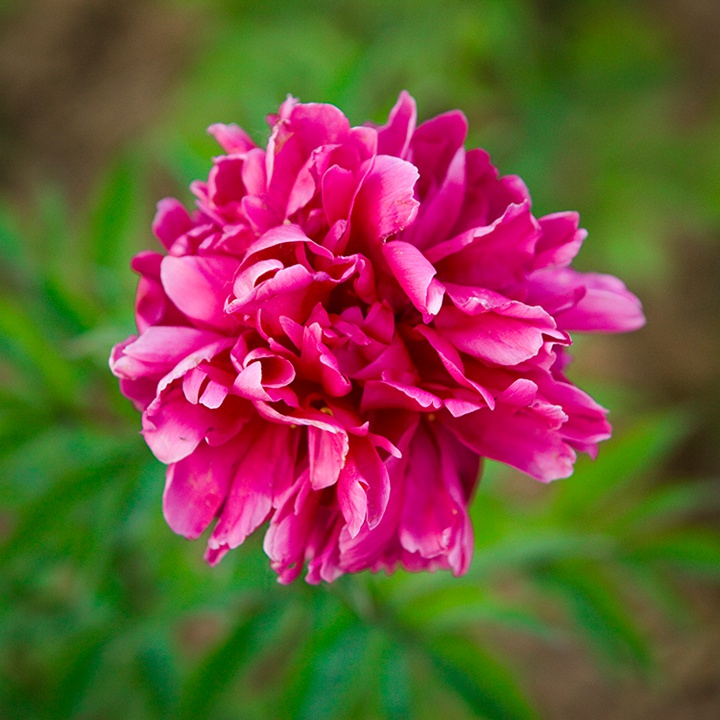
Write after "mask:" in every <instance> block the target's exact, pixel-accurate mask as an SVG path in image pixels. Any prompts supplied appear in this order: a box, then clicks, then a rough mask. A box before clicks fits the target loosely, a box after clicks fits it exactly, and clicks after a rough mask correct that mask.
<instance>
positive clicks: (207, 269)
mask: <svg viewBox="0 0 720 720" xmlns="http://www.w3.org/2000/svg"><path fill="white" fill-rule="evenodd" d="M269 123H270V126H271V128H272V132H271V135H270V139H269V141H268V143H267V147H265V148H262V147H258V146H257V145H256V144H255V143H254V142H253V140H252V139H251V138H250V137H249V136H248V135H247V134H246V133H245V132H244V131H243V130H241V129H240V128H238V127H237V126H235V125H213V126H212V127H211V128H210V133H211V134H212V135H213V136H214V137H215V139H216V140H217V142H218V143H219V145H220V146H221V147H222V149H223V151H224V153H223V154H222V155H220V156H219V157H217V158H215V160H214V162H213V167H212V170H211V171H210V174H209V177H208V179H207V182H196V183H194V184H193V186H192V190H193V193H194V194H195V196H196V198H197V207H196V209H195V210H193V211H192V212H188V211H187V210H186V209H185V208H184V207H183V206H182V205H181V204H180V203H179V202H178V201H177V200H172V199H166V200H162V201H161V202H160V203H159V205H158V213H157V216H156V218H155V221H154V224H153V230H154V232H155V235H156V236H157V238H158V239H159V240H160V242H161V243H162V244H163V245H164V246H165V249H166V253H158V252H143V253H140V254H139V255H137V256H136V257H135V259H134V260H133V268H134V269H135V271H136V272H138V273H139V274H140V284H139V287H138V293H137V303H136V316H137V326H138V335H137V336H131V337H130V338H128V339H127V340H126V341H125V342H123V343H120V344H119V345H117V346H116V347H115V348H114V349H113V353H112V357H111V360H110V364H111V368H112V371H113V372H114V373H115V375H117V376H118V377H119V378H120V386H121V389H122V391H123V393H124V394H125V395H126V396H127V397H128V398H130V399H131V400H132V401H133V402H134V403H135V405H136V406H137V407H138V409H140V410H141V411H142V413H143V416H142V426H143V435H144V437H145V440H146V441H147V443H148V445H149V446H150V448H151V450H152V451H153V453H154V454H155V455H156V457H157V458H158V459H159V460H160V461H161V462H163V463H166V464H167V465H168V470H167V482H166V486H165V493H164V498H163V502H164V512H165V517H166V519H167V522H168V523H169V525H170V526H171V528H172V529H173V530H174V531H175V532H177V533H180V534H182V535H184V536H186V537H188V538H197V537H198V536H199V535H201V534H202V533H203V532H204V531H205V530H206V529H207V528H208V527H209V526H210V525H211V524H212V523H213V522H214V527H213V530H212V532H211V533H210V536H209V539H208V548H207V553H206V558H207V560H208V561H209V562H210V563H213V564H214V563H216V562H218V561H219V560H220V559H221V558H222V557H223V555H225V553H226V552H227V551H228V550H230V549H232V548H235V547H237V546H238V545H240V544H241V543H242V542H243V541H244V540H245V538H246V537H247V536H248V535H250V533H252V532H254V531H255V530H257V529H258V528H259V527H260V526H261V525H262V524H263V523H266V522H268V523H269V525H268V528H267V531H266V534H265V551H266V552H267V554H268V555H269V557H270V561H271V564H272V567H273V568H274V570H275V571H276V572H277V573H278V576H279V579H280V581H281V582H291V581H292V580H294V579H295V578H296V577H297V576H298V575H299V574H300V573H301V572H302V569H303V567H304V566H305V564H306V563H307V580H308V581H309V582H313V583H316V582H319V581H320V580H326V581H331V580H333V579H334V578H336V577H338V576H339V575H340V574H342V573H345V572H355V571H359V570H363V569H366V568H370V569H372V570H379V569H385V570H392V569H394V568H395V567H397V566H399V565H400V566H403V567H405V568H408V569H410V570H420V569H435V568H448V569H451V570H452V572H453V573H455V574H456V575H460V574H462V573H464V572H465V571H466V570H467V568H468V564H469V562H470V558H471V555H472V549H473V536H472V528H471V525H470V521H469V518H468V511H467V506H468V501H469V499H470V497H471V495H472V493H473V491H474V489H475V487H476V484H477V480H478V473H479V466H480V461H481V459H482V458H483V457H486V458H493V459H495V460H499V461H501V462H504V463H507V464H509V465H512V466H514V467H516V468H519V469H520V470H522V471H524V472H525V473H527V474H529V475H531V476H533V477H535V478H537V479H538V480H541V481H549V480H553V479H555V478H563V477H567V476H569V475H570V474H571V473H572V470H573V463H574V462H575V457H576V452H577V451H580V452H586V453H589V454H590V455H594V454H595V452H596V449H597V444H598V442H600V441H601V440H604V439H606V438H607V437H609V435H610V426H609V424H608V422H607V420H606V418H605V411H604V410H603V408H601V407H600V406H599V405H598V404H597V403H595V402H594V401H593V400H592V398H590V397H589V396H588V395H587V394H585V393H584V392H583V391H582V390H580V389H578V388H577V387H575V386H574V385H573V384H572V383H570V382H569V381H568V379H567V378H566V377H565V375H564V373H563V369H564V367H565V366H566V365H567V362H568V355H567V350H566V348H567V347H568V345H570V342H571V340H570V335H569V334H568V333H569V331H571V330H578V331H601V332H622V331H626V330H632V329H635V328H638V327H640V326H641V325H642V324H643V322H644V318H643V315H642V311H641V308H640V304H639V302H638V300H637V299H636V298H635V296H633V295H632V294H631V293H630V292H628V290H627V289H626V288H625V286H624V285H623V284H622V283H621V282H620V281H619V280H617V279H616V278H614V277H611V276H608V275H598V274H589V273H580V272H577V271H575V270H572V269H571V268H570V267H569V265H570V263H571V261H572V259H573V257H574V256H575V254H576V253H577V251H578V249H579V248H580V245H581V243H582V241H583V239H584V237H585V232H584V231H583V230H581V229H579V227H578V216H577V214H575V213H569V212H565V213H557V214H553V215H548V216H545V217H541V218H535V217H534V216H533V214H532V212H531V207H530V197H529V194H528V191H527V189H526V188H525V185H524V184H523V182H522V181H521V180H520V179H519V178H518V177H514V176H506V177H498V173H497V171H496V170H495V168H494V167H493V166H492V165H491V164H490V160H489V157H488V155H487V153H485V152H484V151H483V150H480V149H475V150H466V149H465V147H464V144H463V143H464V140H465V134H466V121H465V117H464V116H463V115H462V113H460V112H459V111H453V112H449V113H446V114H444V115H440V116H438V117H436V118H433V119H431V120H429V121H427V122H425V123H423V124H421V125H419V126H417V127H416V109H415V102H414V100H413V99H412V98H411V97H410V96H409V95H408V94H407V93H405V92H403V93H402V94H401V95H400V98H399V100H398V102H397V104H396V105H395V107H394V108H393V110H392V111H391V113H390V117H389V120H388V122H387V124H386V125H384V126H382V127H371V126H361V127H351V126H350V124H349V122H348V120H347V119H346V117H345V116H344V115H343V113H342V112H340V110H338V109H337V108H336V107H333V106H332V105H323V104H302V103H299V102H297V101H296V100H295V99H293V98H288V100H286V101H285V102H284V103H283V104H282V105H281V107H280V109H279V111H278V113H277V115H273V116H270V118H269Z"/></svg>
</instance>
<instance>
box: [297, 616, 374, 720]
mask: <svg viewBox="0 0 720 720" xmlns="http://www.w3.org/2000/svg"><path fill="white" fill-rule="evenodd" d="M368 639H369V634H368V629H367V628H366V627H365V626H364V625H361V624H359V623H354V624H352V625H350V626H349V627H348V628H346V629H345V630H344V631H343V632H342V633H340V634H339V635H338V636H337V637H336V638H335V640H334V642H333V643H332V644H331V645H330V646H329V647H327V648H326V649H325V650H324V652H323V653H322V654H320V655H319V656H317V658H316V659H315V662H314V664H313V672H312V679H311V681H310V684H309V686H308V690H307V695H306V696H305V701H304V703H303V705H302V707H301V709H300V712H299V714H298V717H299V718H301V720H324V718H337V717H338V715H339V714H341V708H342V707H343V702H344V700H345V699H346V697H347V696H348V694H349V693H350V691H351V689H352V686H353V684H354V683H355V681H356V680H357V677H358V674H359V673H360V671H361V670H362V667H363V663H364V660H365V656H366V653H367V650H368Z"/></svg>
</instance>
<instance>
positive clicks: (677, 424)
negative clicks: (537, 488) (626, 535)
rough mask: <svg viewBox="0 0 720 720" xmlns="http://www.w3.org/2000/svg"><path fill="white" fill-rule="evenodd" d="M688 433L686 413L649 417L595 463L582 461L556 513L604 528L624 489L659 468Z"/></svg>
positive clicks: (605, 449)
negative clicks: (604, 522) (605, 519)
mask: <svg viewBox="0 0 720 720" xmlns="http://www.w3.org/2000/svg"><path fill="white" fill-rule="evenodd" d="M687 432H688V419H687V417H686V415H685V414H684V413H680V412H675V413H667V412H666V413H662V414H659V415H655V416H651V417H648V418H647V419H645V420H643V421H642V422H640V423H638V424H637V425H635V426H634V427H633V428H632V429H631V430H629V431H628V432H626V433H624V434H623V435H622V436H620V437H615V438H613V440H612V441H610V442H608V443H607V444H606V445H604V446H603V447H602V448H601V450H600V455H599V457H598V458H597V460H595V461H594V462H592V461H589V460H587V459H586V458H583V459H581V461H579V462H578V465H577V468H576V471H575V476H574V477H573V478H572V479H571V480H569V481H564V482H562V484H561V485H560V486H559V487H558V494H557V498H556V501H555V503H554V507H553V512H554V513H557V514H559V515H561V516H563V517H569V518H574V519H575V520H576V521H579V522H581V523H584V522H586V520H589V521H590V522H592V523H593V525H595V526H597V525H598V524H600V525H602V523H603V521H604V518H605V517H606V516H607V517H609V516H610V515H611V514H612V512H611V511H612V509H613V508H614V507H615V505H616V503H615V502H614V500H615V497H616V496H617V495H618V494H619V493H620V492H622V491H623V489H624V488H625V486H626V485H627V484H628V483H629V482H630V481H632V480H634V479H636V478H637V476H638V475H639V474H640V473H641V472H642V473H647V472H648V471H649V470H650V469H651V468H653V467H654V466H656V465H657V464H658V463H659V462H660V461H661V460H662V458H664V457H665V456H666V455H667V454H668V453H669V452H671V451H672V449H673V448H674V447H676V445H677V443H678V442H679V441H680V440H681V439H682V438H683V437H684V436H685V435H686V434H687ZM601 506H602V507H601ZM606 506H607V507H606Z"/></svg>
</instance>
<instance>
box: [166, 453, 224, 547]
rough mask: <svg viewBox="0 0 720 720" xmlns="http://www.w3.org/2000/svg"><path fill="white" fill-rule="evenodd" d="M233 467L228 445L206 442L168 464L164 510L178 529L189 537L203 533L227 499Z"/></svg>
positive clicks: (192, 537) (170, 523) (179, 532)
mask: <svg viewBox="0 0 720 720" xmlns="http://www.w3.org/2000/svg"><path fill="white" fill-rule="evenodd" d="M231 469H232V455H231V454H230V453H228V449H227V448H226V447H220V448H211V447H210V446H208V445H206V444H205V443H201V444H200V445H198V447H197V448H196V449H195V450H194V452H192V453H191V454H190V455H188V456H187V457H186V458H184V459H183V460H180V461H178V462H175V463H173V464H171V465H170V466H169V467H168V471H167V482H166V484H165V492H164V494H163V513H164V515H165V520H166V521H167V524H168V525H169V526H170V527H171V528H172V529H173V531H174V532H176V533H178V535H184V536H185V537H186V538H188V539H189V540H195V539H196V538H198V537H200V535H201V534H202V533H203V532H204V531H205V528H207V526H208V525H209V524H210V523H211V522H212V520H213V518H214V517H215V515H216V514H217V511H218V510H219V509H220V506H221V505H222V504H223V502H224V500H225V495H226V494H227V490H228V487H229V485H230V479H231Z"/></svg>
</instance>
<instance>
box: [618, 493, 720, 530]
mask: <svg viewBox="0 0 720 720" xmlns="http://www.w3.org/2000/svg"><path fill="white" fill-rule="evenodd" d="M719 505H720V493H718V488H717V486H716V485H715V483H699V482H696V481H692V482H680V481H674V482H673V484H672V485H669V486H667V487H661V488H658V489H651V490H645V494H644V495H643V496H641V497H640V498H639V500H638V501H637V502H636V503H634V504H633V505H632V506H631V507H629V508H628V509H627V510H626V511H625V512H624V513H622V514H620V515H619V516H618V517H617V519H616V520H615V521H614V522H613V524H612V530H613V532H614V533H616V534H619V533H622V532H626V531H631V532H634V533H635V532H638V531H643V530H647V528H648V526H650V527H657V526H658V525H659V524H666V523H671V522H677V520H678V519H681V518H683V517H687V516H688V515H689V514H690V513H691V512H693V511H707V510H710V509H712V508H717V507H718V506H719Z"/></svg>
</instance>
